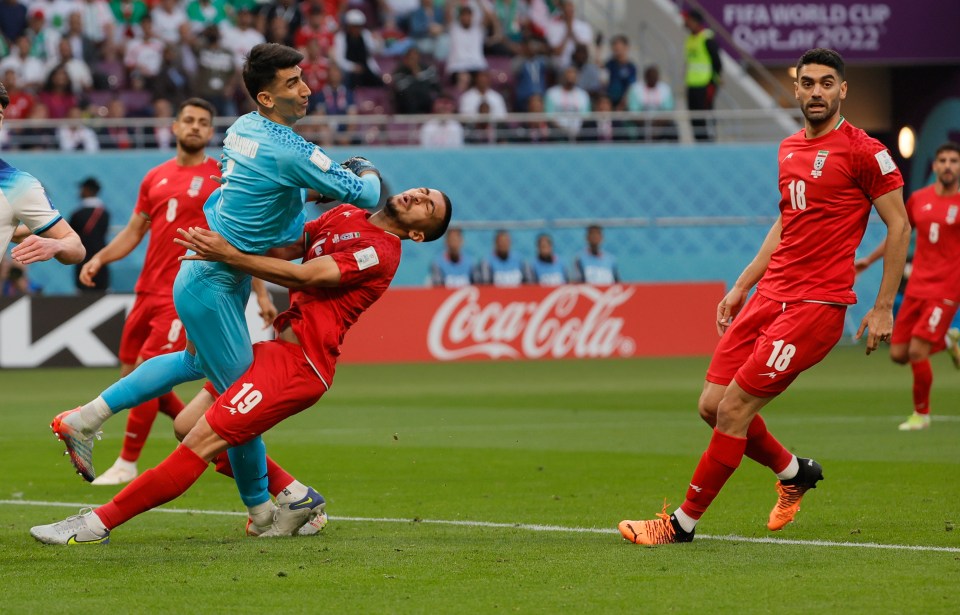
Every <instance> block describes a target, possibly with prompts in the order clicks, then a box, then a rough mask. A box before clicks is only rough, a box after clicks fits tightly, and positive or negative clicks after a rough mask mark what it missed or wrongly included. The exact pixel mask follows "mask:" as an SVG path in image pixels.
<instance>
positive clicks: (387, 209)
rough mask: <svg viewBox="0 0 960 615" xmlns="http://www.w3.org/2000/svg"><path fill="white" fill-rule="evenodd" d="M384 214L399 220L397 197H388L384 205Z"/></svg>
mask: <svg viewBox="0 0 960 615" xmlns="http://www.w3.org/2000/svg"><path fill="white" fill-rule="evenodd" d="M383 213H384V214H386V215H387V217H389V218H393V219H394V220H396V219H397V213H398V210H397V198H396V197H395V196H388V197H387V202H386V203H384V204H383Z"/></svg>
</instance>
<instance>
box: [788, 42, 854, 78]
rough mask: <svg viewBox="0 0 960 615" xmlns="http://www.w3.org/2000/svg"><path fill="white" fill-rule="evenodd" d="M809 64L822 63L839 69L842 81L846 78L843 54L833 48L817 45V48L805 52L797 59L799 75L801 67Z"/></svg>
mask: <svg viewBox="0 0 960 615" xmlns="http://www.w3.org/2000/svg"><path fill="white" fill-rule="evenodd" d="M807 64H821V65H823V66H829V67H830V68H832V69H833V70H835V71H837V74H838V75H840V80H841V81H843V80H845V79H846V76H845V74H844V63H843V56H841V55H840V54H839V53H837V52H836V51H834V50H833V49H824V48H823V47H817V48H816V49H810V50H809V51H807V52H806V53H804V54H803V55H802V56H800V59H799V60H798V61H797V75H799V74H800V69H801V68H803V67H804V66H806V65H807Z"/></svg>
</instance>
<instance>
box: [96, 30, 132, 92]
mask: <svg viewBox="0 0 960 615" xmlns="http://www.w3.org/2000/svg"><path fill="white" fill-rule="evenodd" d="M98 56H99V57H98V59H97V61H96V62H94V63H93V66H91V67H90V69H91V71H92V72H93V88H94V89H95V90H103V91H106V90H113V91H119V90H124V89H126V87H127V69H126V67H125V66H124V65H123V58H121V57H120V56H121V48H120V46H119V45H117V44H116V43H114V42H113V41H112V40H110V39H104V41H103V42H102V43H100V46H99V53H98Z"/></svg>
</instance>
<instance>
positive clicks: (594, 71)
mask: <svg viewBox="0 0 960 615" xmlns="http://www.w3.org/2000/svg"><path fill="white" fill-rule="evenodd" d="M570 65H571V66H573V67H574V68H576V69H577V86H578V87H579V88H580V89H582V90H584V91H585V92H586V93H587V94H589V95H590V96H594V95H596V94H599V93H600V90H601V89H602V88H603V82H602V81H601V79H600V67H599V66H597V65H596V64H595V63H594V62H591V61H590V52H589V50H588V49H587V46H586V45H582V44H579V43H578V44H577V46H576V47H575V48H574V50H573V56H572V58H571V59H570Z"/></svg>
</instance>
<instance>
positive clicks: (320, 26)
mask: <svg viewBox="0 0 960 615" xmlns="http://www.w3.org/2000/svg"><path fill="white" fill-rule="evenodd" d="M306 14H307V21H306V23H305V24H303V25H302V26H300V28H299V29H298V30H297V31H296V32H295V33H294V35H293V46H294V47H296V48H297V49H299V50H300V51H301V52H302V51H303V50H304V49H306V48H307V44H308V43H309V42H310V41H313V40H315V41H317V43H318V45H319V47H320V51H321V53H323V55H328V54H329V53H330V50H331V49H333V38H334V36H335V35H336V33H337V30H339V29H340V25H339V24H338V23H337V18H336V16H335V15H329V14H327V12H326V11H325V10H324V8H323V4H311V5H309V7H308V8H307V10H306Z"/></svg>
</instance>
